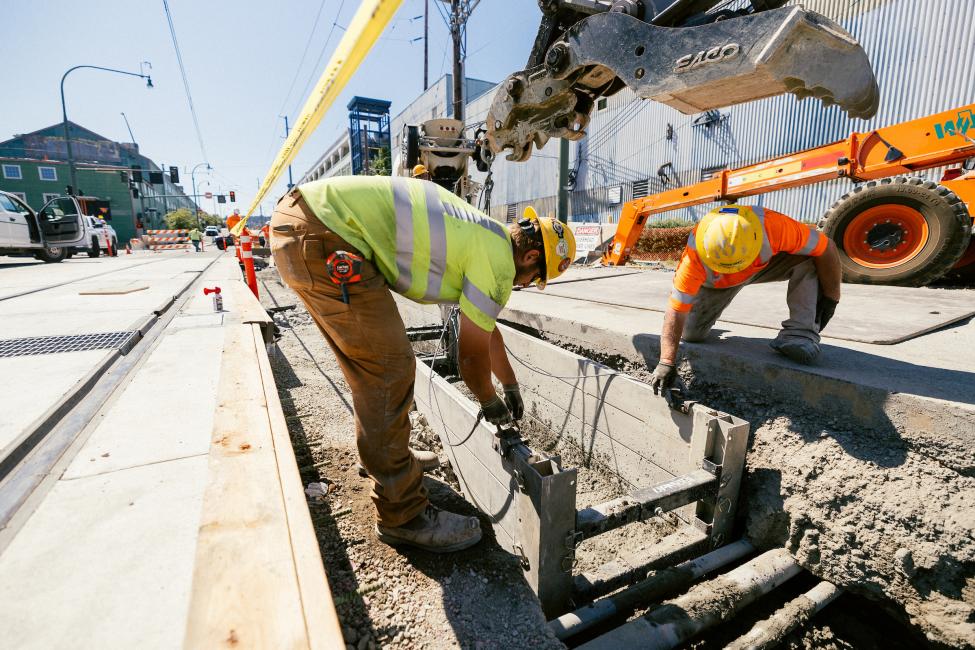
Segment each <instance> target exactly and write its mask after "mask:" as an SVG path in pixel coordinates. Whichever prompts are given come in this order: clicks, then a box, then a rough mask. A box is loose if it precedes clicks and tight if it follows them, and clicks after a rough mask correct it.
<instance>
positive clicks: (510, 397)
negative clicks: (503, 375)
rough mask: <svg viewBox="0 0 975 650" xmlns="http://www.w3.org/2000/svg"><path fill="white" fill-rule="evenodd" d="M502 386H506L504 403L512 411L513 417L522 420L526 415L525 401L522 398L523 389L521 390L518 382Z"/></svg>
mask: <svg viewBox="0 0 975 650" xmlns="http://www.w3.org/2000/svg"><path fill="white" fill-rule="evenodd" d="M502 388H504V403H505V404H506V405H507V407H508V410H509V411H511V417H512V418H513V419H515V420H520V419H521V418H522V417H523V416H524V415H525V402H524V400H522V399H521V390H519V388H518V384H511V385H510V386H502Z"/></svg>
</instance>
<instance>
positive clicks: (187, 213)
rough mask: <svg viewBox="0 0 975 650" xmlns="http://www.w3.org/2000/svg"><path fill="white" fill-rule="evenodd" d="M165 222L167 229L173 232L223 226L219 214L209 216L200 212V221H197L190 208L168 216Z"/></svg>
mask: <svg viewBox="0 0 975 650" xmlns="http://www.w3.org/2000/svg"><path fill="white" fill-rule="evenodd" d="M164 220H165V221H166V227H167V228H171V229H173V230H190V229H191V228H194V227H195V228H199V227H200V225H201V224H202V225H204V226H223V217H221V216H220V215H218V214H207V213H206V212H203V211H202V210H200V219H199V221H197V219H196V217H194V216H193V211H192V210H190V209H189V208H180V209H179V210H173V211H172V212H169V213H168V214H166V216H165V218H164Z"/></svg>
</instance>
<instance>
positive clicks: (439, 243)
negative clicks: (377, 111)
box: [298, 176, 515, 332]
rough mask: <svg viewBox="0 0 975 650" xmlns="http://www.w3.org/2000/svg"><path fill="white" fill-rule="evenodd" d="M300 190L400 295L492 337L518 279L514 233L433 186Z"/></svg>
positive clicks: (354, 184) (323, 183)
mask: <svg viewBox="0 0 975 650" xmlns="http://www.w3.org/2000/svg"><path fill="white" fill-rule="evenodd" d="M298 190H299V191H300V192H301V196H302V197H303V198H304V199H305V203H307V204H308V207H309V208H311V210H312V211H313V212H314V213H315V215H316V216H317V217H318V218H319V219H321V221H322V223H324V224H325V226H326V227H328V228H329V229H330V230H332V231H333V232H335V234H337V235H338V236H340V237H341V238H342V239H344V240H345V241H347V242H348V243H350V244H351V245H352V246H355V247H356V248H357V249H358V250H359V252H361V253H362V254H363V255H364V256H365V257H366V258H367V259H369V260H370V261H372V262H373V263H374V264H375V265H376V268H377V269H379V272H380V273H382V274H383V276H384V277H385V278H386V281H387V282H389V285H390V286H391V287H392V288H393V289H394V290H395V291H396V292H397V293H400V294H402V295H403V296H406V297H407V298H410V299H412V300H415V301H417V302H425V303H448V304H458V303H459V304H460V310H461V313H463V314H464V315H465V316H467V317H468V318H469V319H471V320H472V321H473V322H474V323H475V324H476V325H477V326H478V327H481V328H482V329H484V330H486V331H489V332H490V331H492V330H493V329H494V326H495V320H496V319H497V317H498V313H499V312H500V311H501V308H502V307H504V305H505V303H507V302H508V298H509V297H511V289H512V286H513V285H514V279H515V264H514V257H513V255H512V249H511V236H510V235H509V233H508V229H507V228H505V227H504V225H502V224H501V223H500V222H498V221H495V220H494V219H492V218H491V217H489V216H487V215H486V214H484V213H483V212H481V211H479V210H477V209H476V208H474V207H473V206H471V205H469V204H468V203H466V202H465V201H463V200H461V199H460V198H459V197H457V196H454V195H453V194H451V193H450V192H448V191H447V190H445V189H443V188H442V187H440V186H438V185H436V184H434V183H431V182H429V181H421V180H417V179H412V178H391V177H388V176H336V177H332V178H326V179H322V180H319V181H312V182H310V183H305V184H304V185H302V186H300V187H299V188H298Z"/></svg>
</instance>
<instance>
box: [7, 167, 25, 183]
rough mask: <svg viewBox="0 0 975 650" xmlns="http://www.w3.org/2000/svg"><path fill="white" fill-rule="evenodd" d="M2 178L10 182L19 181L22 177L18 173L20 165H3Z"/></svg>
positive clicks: (21, 174) (19, 172)
mask: <svg viewBox="0 0 975 650" xmlns="http://www.w3.org/2000/svg"><path fill="white" fill-rule="evenodd" d="M3 177H4V178H7V179H9V180H12V181H19V180H20V179H22V178H23V177H24V175H23V173H21V171H20V165H4V166H3Z"/></svg>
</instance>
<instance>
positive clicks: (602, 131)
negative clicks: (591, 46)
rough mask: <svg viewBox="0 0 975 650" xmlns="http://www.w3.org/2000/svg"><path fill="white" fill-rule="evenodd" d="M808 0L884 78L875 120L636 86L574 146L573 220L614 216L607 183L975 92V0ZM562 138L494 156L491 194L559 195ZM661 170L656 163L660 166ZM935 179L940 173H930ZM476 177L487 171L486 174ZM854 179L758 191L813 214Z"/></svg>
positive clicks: (819, 108) (734, 155)
mask: <svg viewBox="0 0 975 650" xmlns="http://www.w3.org/2000/svg"><path fill="white" fill-rule="evenodd" d="M792 4H802V5H803V6H804V7H805V8H807V9H809V10H812V11H816V12H818V13H821V14H824V15H826V16H828V17H830V18H832V19H834V20H836V21H837V22H839V23H840V24H841V25H843V26H844V27H845V28H846V29H847V30H849V31H850V32H851V33H852V34H853V35H854V37H856V38H857V39H858V40H859V41H860V43H861V44H862V45H863V47H864V49H865V50H866V51H867V54H868V55H869V56H870V58H871V62H872V63H873V66H874V69H875V71H876V74H877V81H878V83H879V85H880V91H881V103H880V110H879V111H878V113H877V115H876V116H875V117H873V118H871V119H870V120H867V121H863V120H852V119H849V118H847V117H846V116H845V114H844V113H843V112H842V111H840V110H839V109H838V108H836V107H829V108H827V107H824V106H823V105H822V104H821V103H820V102H819V101H818V100H814V99H808V100H804V101H802V102H800V101H797V100H796V98H795V97H794V96H793V95H783V96H780V97H774V98H770V99H765V100H760V101H756V102H749V103H746V104H741V105H738V106H732V107H730V108H726V109H721V110H719V111H715V112H711V113H702V114H698V115H693V116H686V115H682V114H680V113H678V112H677V111H676V110H673V109H671V108H669V107H667V106H663V105H661V104H657V103H655V102H650V101H641V100H639V99H636V98H635V96H634V94H633V93H632V92H630V91H628V90H624V91H621V92H620V93H618V94H617V95H615V96H613V97H609V98H607V99H606V101H605V107H600V106H599V105H597V108H596V109H595V110H594V111H593V113H592V121H591V123H590V125H589V127H588V129H587V130H588V133H589V135H588V136H587V137H586V138H585V139H583V140H581V141H579V142H577V143H574V144H573V147H572V149H571V153H570V167H571V168H572V169H573V170H574V171H575V174H574V178H575V188H574V191H573V192H572V195H571V206H570V214H571V215H572V220H573V221H575V220H579V221H590V220H597V219H598V220H600V221H602V222H609V223H615V221H616V220H617V218H618V216H619V213H620V209H621V205H619V204H614V203H612V202H610V201H609V200H608V198H607V196H608V194H609V192H608V188H612V187H613V186H618V185H622V186H623V190H622V193H623V200H624V201H626V200H628V199H629V198H631V197H632V186H633V183H634V182H637V183H640V182H642V181H649V182H648V186H649V187H648V190H649V191H650V192H656V191H660V190H662V189H665V188H666V187H673V186H674V185H675V184H676V185H683V184H687V183H693V182H697V181H699V180H701V178H702V176H703V175H705V174H707V173H708V172H709V171H713V170H715V169H722V168H724V167H728V166H731V167H737V166H741V165H748V164H752V163H755V162H759V161H761V160H764V159H766V158H771V157H775V156H780V155H784V154H787V153H790V152H793V151H801V150H803V149H808V148H811V147H814V146H818V145H821V144H826V143H828V142H831V141H835V140H840V139H843V138H845V137H846V136H847V135H848V133H849V132H851V131H868V130H870V129H872V128H876V127H879V126H883V125H887V124H893V123H897V122H901V121H905V120H910V119H916V118H918V117H921V116H923V115H927V114H930V113H935V112H940V111H943V110H946V109H948V108H951V107H952V106H958V105H962V104H965V103H968V102H970V101H971V98H972V96H975V76H973V75H972V74H971V65H970V63H969V62H970V61H972V60H973V59H975V30H973V29H972V27H971V26H972V24H975V0H926V1H925V2H915V1H914V0H860V1H859V2H855V3H854V2H851V1H850V0H803V1H802V2H801V3H799V2H793V3H792ZM492 96H493V92H491V93H488V95H486V96H484V97H482V98H480V99H479V100H478V101H475V102H474V103H473V104H472V105H471V106H470V107H469V109H468V114H469V115H470V116H471V121H472V122H473V121H474V120H483V119H484V116H485V114H486V112H487V107H488V105H489V104H490V97H492ZM557 158H558V147H557V143H555V142H550V143H549V144H548V145H547V146H546V147H545V148H543V149H542V150H540V151H536V152H535V153H534V154H533V156H532V158H531V159H529V160H528V161H527V162H525V163H510V162H507V161H505V160H503V159H499V160H498V161H497V162H496V163H495V165H494V168H493V170H494V181H495V190H494V196H493V198H492V203H493V204H494V205H495V206H499V209H500V210H502V211H503V209H504V208H503V206H504V205H506V204H510V203H517V204H518V206H519V209H520V208H521V207H523V206H524V205H527V204H529V203H531V202H532V201H533V200H535V199H537V198H539V197H550V196H554V195H555V194H556V193H557V190H558V188H557V177H558V174H557V169H558V161H557ZM658 172H659V173H658ZM925 175H926V176H928V177H930V178H937V177H938V176H939V174H938V172H936V171H932V172H927V173H926V174H925ZM478 180H480V178H478ZM851 187H852V184H851V183H850V182H849V181H847V180H838V181H832V182H828V183H821V184H818V185H813V186H810V187H805V188H797V189H792V190H784V191H780V192H776V193H773V194H770V195H765V196H761V197H755V198H754V199H751V200H749V201H748V202H758V203H761V202H765V203H766V204H768V205H769V206H770V207H775V208H776V209H778V210H780V211H783V212H785V213H786V214H790V215H791V216H793V217H795V218H797V219H800V220H803V221H807V222H816V221H818V220H819V218H820V217H821V216H822V215H823V213H824V212H825V211H826V210H827V209H828V208H829V206H830V205H831V204H832V203H833V202H834V201H836V200H837V199H838V198H839V197H840V196H841V195H842V194H843V193H844V192H846V191H849V189H850V188H851ZM708 209H709V206H707V205H705V206H698V207H695V208H688V209H685V210H681V211H675V212H671V213H666V214H663V215H660V216H658V217H655V218H656V219H673V218H678V219H681V220H685V221H694V220H695V219H697V218H699V217H700V216H701V215H702V214H703V213H704V212H706V211H707V210H708Z"/></svg>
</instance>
